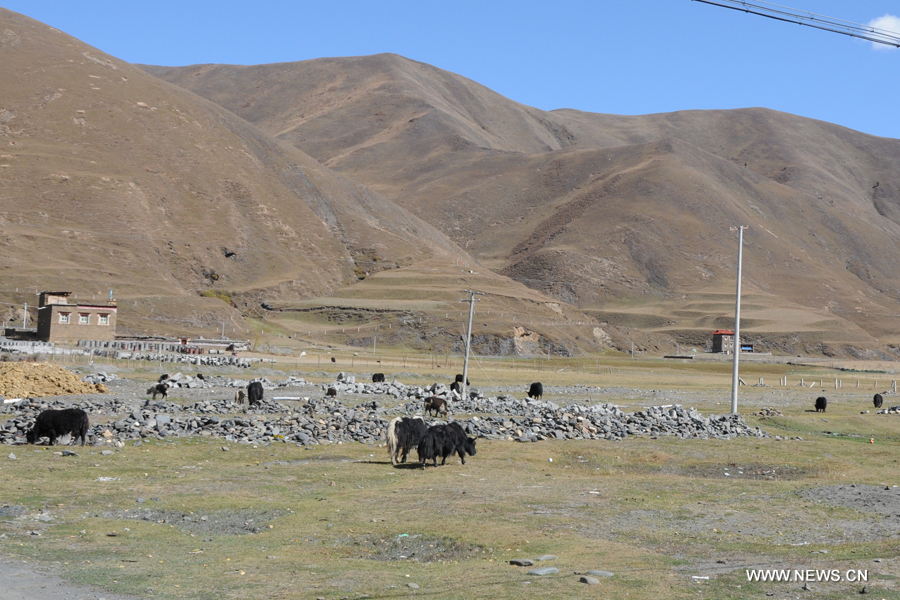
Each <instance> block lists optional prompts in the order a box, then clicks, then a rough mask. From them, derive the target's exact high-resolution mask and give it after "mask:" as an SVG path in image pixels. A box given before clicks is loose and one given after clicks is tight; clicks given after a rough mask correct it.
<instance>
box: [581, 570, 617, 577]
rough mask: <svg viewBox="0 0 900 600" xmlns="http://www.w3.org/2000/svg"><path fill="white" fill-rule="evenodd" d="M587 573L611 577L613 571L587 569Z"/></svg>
mask: <svg viewBox="0 0 900 600" xmlns="http://www.w3.org/2000/svg"><path fill="white" fill-rule="evenodd" d="M587 574H588V575H596V576H597V577H612V576H613V573H612V572H611V571H588V572H587Z"/></svg>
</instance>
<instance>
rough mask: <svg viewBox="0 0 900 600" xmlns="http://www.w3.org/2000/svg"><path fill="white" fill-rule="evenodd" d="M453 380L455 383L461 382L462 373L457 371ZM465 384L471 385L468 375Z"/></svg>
mask: <svg viewBox="0 0 900 600" xmlns="http://www.w3.org/2000/svg"><path fill="white" fill-rule="evenodd" d="M453 381H455V382H456V383H462V381H463V375H462V373H457V374H456V379H454V380H453ZM466 385H472V384H471V383H469V378H468V377H466Z"/></svg>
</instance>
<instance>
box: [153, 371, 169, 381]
mask: <svg viewBox="0 0 900 600" xmlns="http://www.w3.org/2000/svg"><path fill="white" fill-rule="evenodd" d="M168 378H169V374H168V373H163V374H162V375H160V376H159V379H157V380H156V383H162V382H163V381H165V380H166V379H168Z"/></svg>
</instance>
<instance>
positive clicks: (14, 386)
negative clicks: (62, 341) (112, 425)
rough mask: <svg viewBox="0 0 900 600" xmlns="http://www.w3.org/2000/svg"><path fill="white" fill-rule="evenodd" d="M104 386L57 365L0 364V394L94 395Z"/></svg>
mask: <svg viewBox="0 0 900 600" xmlns="http://www.w3.org/2000/svg"><path fill="white" fill-rule="evenodd" d="M100 385H102V384H100ZM105 389H106V388H105V387H98V386H97V385H94V384H91V383H85V382H83V381H82V380H81V378H80V377H79V376H78V375H76V374H74V373H72V372H71V371H69V370H68V369H64V368H63V367H60V366H57V365H50V364H47V363H32V362H3V363H0V396H6V397H7V398H43V397H44V396H59V395H62V394H96V393H97V392H103V391H105Z"/></svg>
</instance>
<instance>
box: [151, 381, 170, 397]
mask: <svg viewBox="0 0 900 600" xmlns="http://www.w3.org/2000/svg"><path fill="white" fill-rule="evenodd" d="M147 393H148V394H153V399H154V400H156V396H158V395H162V397H163V398H168V397H169V384H167V383H157V384H156V385H151V386H150V389H148V390H147Z"/></svg>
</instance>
